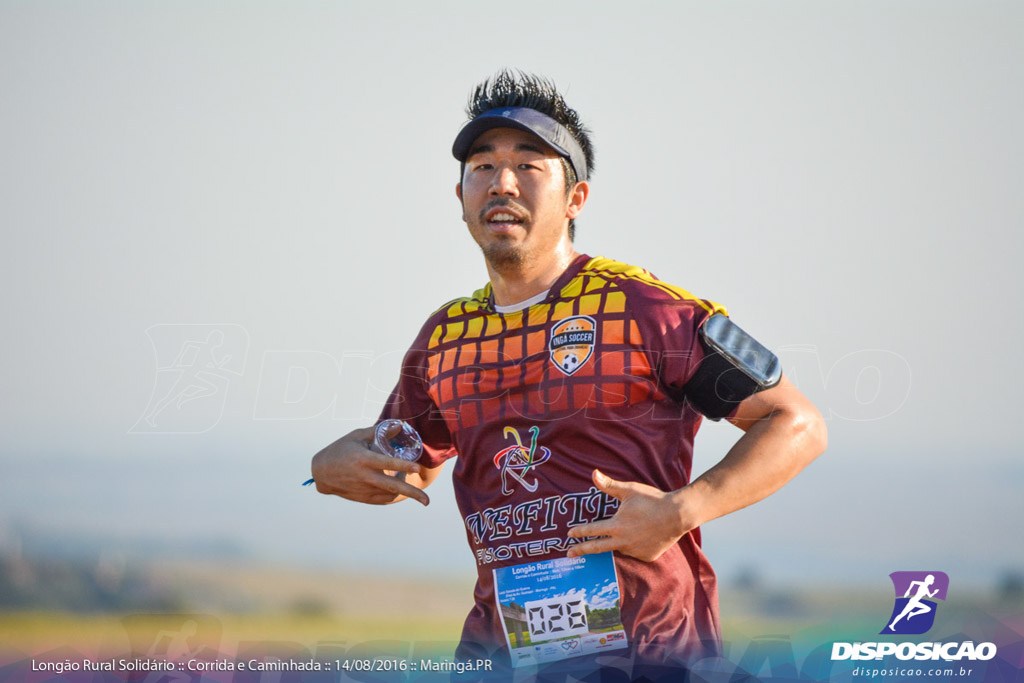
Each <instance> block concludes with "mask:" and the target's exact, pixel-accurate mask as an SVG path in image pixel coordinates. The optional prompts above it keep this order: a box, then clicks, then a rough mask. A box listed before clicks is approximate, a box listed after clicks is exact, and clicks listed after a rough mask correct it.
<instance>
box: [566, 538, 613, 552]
mask: <svg viewBox="0 0 1024 683" xmlns="http://www.w3.org/2000/svg"><path fill="white" fill-rule="evenodd" d="M609 550H619V542H618V541H616V540H615V539H614V538H611V537H610V536H604V537H602V538H595V539H594V540H592V541H584V542H583V543H579V544H577V545H574V546H572V547H571V548H569V552H568V553H567V555H568V556H569V557H579V556H580V555H593V554H595V553H603V552H607V551H609Z"/></svg>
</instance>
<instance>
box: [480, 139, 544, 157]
mask: <svg viewBox="0 0 1024 683" xmlns="http://www.w3.org/2000/svg"><path fill="white" fill-rule="evenodd" d="M493 151H494V145H491V144H483V145H478V146H477V147H471V148H470V150H469V154H467V155H466V159H467V160H469V158H470V157H472V156H473V155H474V154H484V153H487V152H493ZM515 151H517V152H536V153H537V154H541V155H546V154H548V152H549V151H554V150H547V149H543V148H542V147H540V146H538V145H534V144H532V143H529V142H519V143H516V147H515Z"/></svg>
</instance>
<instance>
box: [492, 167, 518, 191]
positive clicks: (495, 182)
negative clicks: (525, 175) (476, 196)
mask: <svg viewBox="0 0 1024 683" xmlns="http://www.w3.org/2000/svg"><path fill="white" fill-rule="evenodd" d="M490 194H491V196H492V197H518V196H519V183H518V181H517V180H516V174H515V171H514V170H513V169H512V167H511V166H502V167H500V168H498V169H497V170H496V171H495V172H494V176H493V178H492V179H491V191H490Z"/></svg>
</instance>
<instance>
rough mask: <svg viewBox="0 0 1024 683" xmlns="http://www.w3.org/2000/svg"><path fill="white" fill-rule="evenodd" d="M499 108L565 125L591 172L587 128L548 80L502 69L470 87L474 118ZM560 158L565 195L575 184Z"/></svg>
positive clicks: (573, 228) (571, 227) (572, 225)
mask: <svg viewBox="0 0 1024 683" xmlns="http://www.w3.org/2000/svg"><path fill="white" fill-rule="evenodd" d="M501 107H528V108H530V109H535V110H537V111H539V112H540V113H542V114H546V115H547V116H550V117H551V118H553V119H554V120H555V121H558V122H559V123H560V124H562V125H563V126H565V128H566V129H567V130H568V131H569V132H570V133H571V134H572V136H573V137H574V138H576V142H578V143H579V145H580V148H581V149H582V150H583V156H584V157H585V158H586V160H587V174H588V175H589V176H592V175H593V174H594V147H593V145H592V144H591V142H590V131H589V130H588V129H587V127H586V126H585V125H583V122H582V121H580V117H579V114H577V113H576V110H575V109H573V108H571V107H570V106H569V105H567V104H566V103H565V98H564V97H562V94H561V93H560V92H558V88H556V87H555V84H554V83H553V82H552V81H551V80H549V79H547V78H544V77H542V76H537V75H534V74H529V73H525V72H523V71H512V70H511V69H502V70H501V71H499V72H498V73H496V74H494V76H492V77H491V78H488V79H486V80H484V81H483V82H482V83H481V84H480V85H478V86H476V88H474V89H473V94H472V95H470V96H469V103H468V104H467V105H466V115H467V116H468V117H469V119H470V120H473V119H475V118H476V117H477V116H480V115H481V114H483V113H484V112H486V111H490V110H492V109H499V108H501ZM561 161H562V168H563V169H564V170H565V192H566V195H568V194H569V190H570V189H571V188H572V187H573V186H574V185H575V184H576V180H577V179H576V173H575V172H574V171H573V169H572V166H571V165H570V164H569V163H568V162H567V161H566V160H565V159H561ZM464 167H465V165H463V168H464ZM575 238H576V221H575V220H574V219H570V220H569V239H570V240H573V239H575Z"/></svg>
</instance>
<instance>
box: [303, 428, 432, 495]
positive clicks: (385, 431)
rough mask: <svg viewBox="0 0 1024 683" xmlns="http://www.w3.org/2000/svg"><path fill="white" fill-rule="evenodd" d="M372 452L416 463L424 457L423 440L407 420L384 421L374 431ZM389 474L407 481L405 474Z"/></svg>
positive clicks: (308, 483)
mask: <svg viewBox="0 0 1024 683" xmlns="http://www.w3.org/2000/svg"><path fill="white" fill-rule="evenodd" d="M370 450H372V451H377V452H378V453H383V454H384V455H390V456H391V457H393V458H401V459H402V460H408V461H409V462H416V461H417V460H419V459H420V456H421V455H423V439H421V438H420V435H419V433H417V431H416V430H415V429H413V427H412V425H410V424H409V423H408V422H406V421H405V420H394V419H392V420H384V421H383V422H381V423H380V424H378V425H377V428H376V429H374V430H373V442H372V443H371V444H370ZM385 472H387V473H388V474H390V475H391V476H394V477H398V478H399V479H401V480H402V481H405V474H406V473H405V472H395V471H393V470H385ZM312 483H313V480H312V479H308V480H306V481H305V482H303V484H302V485H303V486H309V485H310V484H312Z"/></svg>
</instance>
